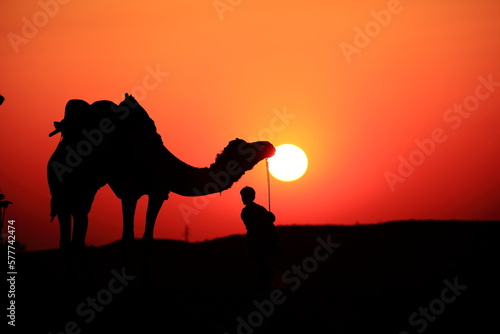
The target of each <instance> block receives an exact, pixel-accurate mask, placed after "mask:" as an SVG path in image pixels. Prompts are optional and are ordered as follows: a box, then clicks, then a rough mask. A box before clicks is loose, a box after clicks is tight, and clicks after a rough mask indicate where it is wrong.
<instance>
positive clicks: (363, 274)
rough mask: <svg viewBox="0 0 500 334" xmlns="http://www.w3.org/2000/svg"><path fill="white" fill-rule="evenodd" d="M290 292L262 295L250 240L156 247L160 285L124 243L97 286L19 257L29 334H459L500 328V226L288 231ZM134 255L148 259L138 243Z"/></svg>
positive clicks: (114, 248) (415, 224)
mask: <svg viewBox="0 0 500 334" xmlns="http://www.w3.org/2000/svg"><path fill="white" fill-rule="evenodd" d="M279 230H280V234H281V236H282V240H283V244H284V246H285V249H286V250H287V254H286V255H280V256H278V257H277V258H276V259H275V260H274V262H273V263H274V265H275V267H276V268H278V269H279V270H280V273H281V274H280V275H279V277H281V280H282V281H283V280H284V281H285V283H287V286H286V287H285V286H284V285H278V283H277V285H276V287H279V288H277V289H276V290H273V291H272V292H269V293H259V292H256V290H255V289H254V288H253V284H254V282H255V279H256V273H255V270H254V268H253V267H252V265H251V264H250V263H248V261H247V260H246V258H245V237H244V236H241V235H236V236H230V237H226V238H221V239H216V240H212V241H207V242H201V243H185V242H181V241H173V240H155V241H154V246H153V254H152V255H151V258H150V262H151V277H150V279H148V278H147V277H145V275H144V274H142V271H141V262H140V256H139V255H138V256H137V257H136V258H134V259H133V261H132V264H131V265H130V266H129V267H127V268H124V267H123V263H122V259H121V248H120V245H119V243H113V244H110V245H106V246H103V247H89V249H88V257H89V259H90V261H91V263H92V275H93V280H92V281H91V282H92V283H91V282H90V281H85V280H84V279H83V278H82V279H79V280H77V282H74V281H72V280H69V279H68V277H67V276H66V275H65V274H64V270H63V268H64V266H63V261H62V258H61V256H60V254H59V252H58V251H57V250H50V251H40V252H27V253H23V254H18V255H17V266H18V276H17V281H16V329H17V330H19V329H21V330H24V332H28V330H29V332H31V333H53V334H55V333H109V332H115V333H139V332H140V333H221V334H223V333H226V332H227V333H230V334H233V333H400V332H403V333H404V332H408V333H420V332H425V333H454V332H458V331H459V330H460V331H461V332H467V331H468V332H474V333H481V332H487V330H488V329H489V328H491V329H494V328H497V327H496V326H497V324H496V320H495V319H496V318H497V316H498V312H499V311H500V307H499V306H498V305H499V302H498V301H499V298H498V297H499V293H498V286H497V285H498V281H499V280H498V275H497V274H496V273H495V270H496V267H497V266H498V260H499V254H500V246H499V243H498V237H499V235H500V233H499V232H500V222H480V221H477V222H476V221H475V222H465V221H402V222H389V223H383V224H377V225H356V226H286V227H285V226H284V227H279ZM135 248H136V250H137V253H140V250H141V247H140V241H137V243H136V245H135Z"/></svg>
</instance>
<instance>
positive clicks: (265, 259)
mask: <svg viewBox="0 0 500 334" xmlns="http://www.w3.org/2000/svg"><path fill="white" fill-rule="evenodd" d="M240 195H241V200H242V202H243V204H244V205H245V207H244V208H243V210H241V219H242V220H243V223H244V224H245V227H246V229H247V248H248V258H249V260H250V261H251V262H253V263H254V264H255V265H256V266H257V268H258V270H259V287H260V288H264V289H266V288H267V287H268V286H269V284H270V283H271V281H272V279H273V277H274V271H273V270H272V269H271V266H270V265H269V257H270V255H271V254H272V253H274V252H277V250H278V249H279V246H278V241H279V234H278V231H277V230H276V227H275V226H274V224H273V223H274V221H275V220H276V217H275V216H274V214H273V213H272V212H269V211H267V210H266V209H265V208H264V207H263V206H262V205H259V204H257V203H255V202H254V200H255V190H254V189H253V188H251V187H244V188H243V189H241V191H240Z"/></svg>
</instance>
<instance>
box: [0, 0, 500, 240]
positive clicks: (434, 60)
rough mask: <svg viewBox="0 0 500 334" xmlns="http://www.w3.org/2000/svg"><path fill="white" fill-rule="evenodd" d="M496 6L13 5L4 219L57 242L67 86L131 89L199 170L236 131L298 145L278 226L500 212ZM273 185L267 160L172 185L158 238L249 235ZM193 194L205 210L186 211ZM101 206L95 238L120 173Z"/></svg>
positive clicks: (24, 235)
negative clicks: (253, 197)
mask: <svg viewBox="0 0 500 334" xmlns="http://www.w3.org/2000/svg"><path fill="white" fill-rule="evenodd" d="M354 3H355V4H354ZM214 5H217V9H216V8H215V6H214ZM498 13H500V2H498V1H496V0H490V1H488V0H479V1H464V0H463V1H462V0H461V1H458V0H454V1H451V0H450V1H439V2H437V1H431V0H418V1H401V2H398V1H393V0H390V1H363V2H362V3H359V2H353V1H320V0H314V1H307V2H304V1H293V0H286V1H285V0H273V1H265V0H253V1H229V0H220V1H213V0H206V1H199V0H196V1H195V0H176V1H172V0H170V1H136V2H131V1H96V0H91V1H80V0H72V1H68V0H64V1H63V0H60V1H56V0H41V1H32V0H22V1H15V2H14V1H11V2H6V1H3V2H1V4H0V28H1V31H2V34H1V38H0V52H1V53H0V73H1V81H0V94H2V95H3V96H4V97H5V98H6V100H5V102H4V104H3V105H2V106H0V142H1V146H0V159H1V164H0V192H1V193H4V194H6V196H7V199H8V200H10V201H12V202H14V205H13V206H11V207H9V209H8V211H7V219H15V220H16V224H17V227H18V228H17V230H16V232H17V238H18V239H19V240H20V241H21V242H23V243H25V244H27V245H28V249H30V250H35V249H45V248H55V247H57V240H58V225H57V223H55V222H54V223H49V218H50V217H49V199H50V195H49V190H48V186H47V182H46V175H45V173H46V163H47V160H48V158H49V157H50V155H51V154H52V152H53V150H54V149H55V147H56V145H57V142H58V140H59V139H58V138H59V136H55V137H52V138H49V137H48V136H47V135H48V133H49V132H51V131H52V130H53V125H52V122H53V121H55V120H60V119H61V118H62V117H63V112H64V106H65V104H66V102H67V101H68V100H69V99H72V98H79V99H84V100H87V101H88V102H93V101H96V100H102V99H107V100H112V101H114V102H117V103H118V102H120V101H121V99H122V97H123V94H124V93H125V92H129V93H132V94H135V96H136V98H137V99H138V100H139V101H140V103H141V104H142V105H143V107H144V108H145V109H146V110H147V111H148V113H149V115H150V116H151V118H153V119H154V120H155V123H156V126H157V128H158V132H159V133H160V134H161V136H162V138H163V141H164V143H165V145H166V146H167V147H168V148H169V149H170V150H171V151H172V152H173V153H174V154H175V155H177V156H178V157H179V158H181V159H183V160H184V161H185V162H187V163H190V164H192V165H195V166H200V167H201V166H207V165H209V164H210V163H211V162H213V160H214V158H215V155H216V154H217V153H218V152H219V151H220V150H221V149H222V148H223V147H224V146H225V145H226V144H227V143H228V142H229V141H230V140H232V139H234V138H236V137H240V138H242V139H245V140H247V141H254V140H270V141H271V142H273V143H274V144H275V145H280V144H284V143H292V144H295V145H298V146H299V147H301V148H302V149H303V150H304V151H305V152H306V153H307V154H308V157H309V169H308V171H307V173H306V174H305V175H304V176H303V177H302V178H301V179H300V180H298V181H295V182H280V181H277V180H275V179H273V180H272V185H271V186H272V211H273V212H274V213H275V214H276V216H277V224H278V225H288V224H330V223H332V224H354V223H356V222H360V223H376V222H381V221H387V220H395V219H429V218H430V219H478V220H479V219H496V220H498V219H500V210H499V209H498V208H499V204H500V203H499V201H500V174H499V173H498V170H500V168H499V167H500V160H499V159H498V158H497V156H498V152H499V151H500V150H499V149H500V140H499V139H500V131H498V128H499V126H500V113H499V111H500V62H499V61H498V59H500V39H499V38H498V36H499V33H500V21H499V20H498ZM464 104H465V106H464V107H463V108H462V111H460V112H459V111H458V108H460V105H464ZM449 109H451V110H449ZM417 142H418V143H420V144H417ZM419 145H420V146H421V147H423V148H419ZM422 150H423V151H422ZM424 151H425V152H424ZM403 160H404V161H408V162H406V163H402V162H401V161H403ZM412 163H413V164H414V165H415V166H411V165H406V164H412ZM409 166H410V167H409ZM265 181H266V171H265V164H264V163H261V164H259V165H258V166H256V168H254V170H252V171H250V172H248V173H247V174H246V175H245V176H244V177H243V178H242V179H241V180H240V181H239V182H238V183H237V184H236V185H235V186H233V188H232V189H230V190H228V191H226V192H224V193H222V196H219V195H212V196H208V197H206V198H200V199H198V200H197V202H193V198H184V197H180V196H178V195H175V194H173V195H171V198H170V199H169V201H167V202H166V203H165V205H164V207H163V209H162V211H161V213H160V216H159V218H158V222H157V227H156V230H155V232H156V233H155V237H157V238H174V239H180V238H183V231H184V226H185V224H186V222H187V221H188V222H189V226H190V229H191V240H193V241H199V240H205V239H211V238H214V237H220V236H225V235H228V234H234V233H244V231H245V230H244V226H243V223H242V222H241V220H240V218H239V213H240V211H241V208H242V204H241V202H240V198H239V194H238V192H239V190H240V189H241V187H243V186H245V185H250V186H253V187H254V188H256V190H257V202H260V203H261V204H263V205H267V195H266V182H265ZM402 181H404V182H402ZM145 203H146V199H145V198H144V199H142V200H141V202H140V206H139V208H138V212H137V218H136V236H137V237H140V236H141V234H142V232H143V228H144V211H145ZM187 206H189V207H191V208H193V209H196V210H197V211H196V213H195V214H192V215H190V216H189V217H187V218H186V217H183V215H182V214H181V208H186V207H187ZM90 218H91V222H90V226H89V233H88V236H87V243H88V244H89V245H102V244H105V243H109V242H112V241H115V240H117V239H118V238H119V237H120V235H121V212H120V202H119V201H118V199H116V198H115V197H114V195H113V194H112V192H111V191H110V189H109V188H108V187H105V188H103V189H101V191H100V192H99V194H98V195H97V197H96V200H95V202H94V207H93V211H92V213H91V216H90Z"/></svg>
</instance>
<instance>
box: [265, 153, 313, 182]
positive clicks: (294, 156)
mask: <svg viewBox="0 0 500 334" xmlns="http://www.w3.org/2000/svg"><path fill="white" fill-rule="evenodd" d="M307 163H308V160H307V156H306V154H305V153H304V151H302V150H301V149H300V148H299V147H297V146H295V145H292V144H284V145H280V146H278V147H276V154H275V155H274V156H273V157H272V158H269V172H270V173H271V175H272V176H274V177H275V178H277V179H278V180H281V181H294V180H297V179H298V178H300V177H301V176H302V175H304V173H305V172H306V170H307Z"/></svg>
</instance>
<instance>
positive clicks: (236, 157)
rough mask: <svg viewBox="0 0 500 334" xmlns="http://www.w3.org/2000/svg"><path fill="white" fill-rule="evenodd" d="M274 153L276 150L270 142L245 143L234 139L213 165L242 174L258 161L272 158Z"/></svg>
mask: <svg viewBox="0 0 500 334" xmlns="http://www.w3.org/2000/svg"><path fill="white" fill-rule="evenodd" d="M275 152H276V149H275V148H274V146H273V145H272V144H271V143H270V142H267V141H257V142H253V143H247V142H246V141H244V140H243V139H239V138H236V139H235V140H232V141H230V142H229V144H228V145H227V146H226V147H225V148H224V150H223V151H222V152H221V153H220V154H218V155H217V158H216V160H215V164H214V165H217V166H218V167H219V168H221V167H222V168H225V169H228V170H229V169H231V170H235V171H241V172H243V173H244V172H245V171H247V170H250V169H252V168H253V166H255V165H256V164H257V163H259V161H261V160H263V159H266V158H270V157H272V156H273V155H274V153H275ZM243 173H241V174H243Z"/></svg>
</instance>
